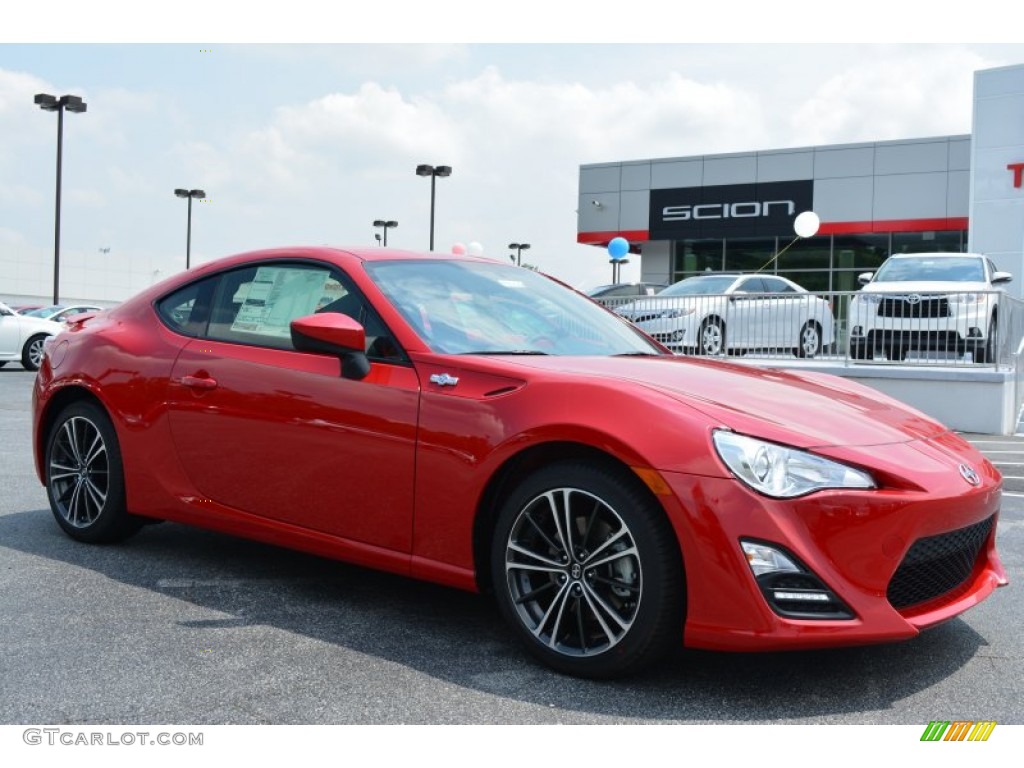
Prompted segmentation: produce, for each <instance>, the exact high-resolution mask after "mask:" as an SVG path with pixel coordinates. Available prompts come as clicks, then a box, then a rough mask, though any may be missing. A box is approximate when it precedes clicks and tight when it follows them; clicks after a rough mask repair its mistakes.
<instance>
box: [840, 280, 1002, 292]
mask: <svg viewBox="0 0 1024 768" xmlns="http://www.w3.org/2000/svg"><path fill="white" fill-rule="evenodd" d="M992 290H998V289H997V288H993V287H992V286H991V285H989V284H988V283H986V282H962V283H959V282H958V283H950V282H933V281H926V280H920V281H906V282H893V283H889V282H884V283H868V284H867V285H865V286H864V287H863V288H861V291H860V292H861V293H898V294H901V295H903V294H908V293H976V292H980V291H992Z"/></svg>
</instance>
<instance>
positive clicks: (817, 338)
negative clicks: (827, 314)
mask: <svg viewBox="0 0 1024 768" xmlns="http://www.w3.org/2000/svg"><path fill="white" fill-rule="evenodd" d="M793 351H794V352H795V353H796V356H797V357H816V356H818V355H820V354H821V326H820V325H818V323H817V321H815V320H808V321H807V322H806V323H804V327H803V328H801V329H800V336H799V337H797V340H796V349H795V350H793Z"/></svg>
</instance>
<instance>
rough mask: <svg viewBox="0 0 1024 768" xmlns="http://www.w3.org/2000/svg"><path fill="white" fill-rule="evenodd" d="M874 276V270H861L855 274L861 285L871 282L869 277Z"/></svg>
mask: <svg viewBox="0 0 1024 768" xmlns="http://www.w3.org/2000/svg"><path fill="white" fill-rule="evenodd" d="M874 276H875V273H874V272H861V273H860V274H859V275H857V282H858V283H860V284H861V285H867V284H868V283H870V282H871V278H872V277H874Z"/></svg>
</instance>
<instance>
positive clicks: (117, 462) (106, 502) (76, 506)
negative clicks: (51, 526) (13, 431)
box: [45, 402, 145, 544]
mask: <svg viewBox="0 0 1024 768" xmlns="http://www.w3.org/2000/svg"><path fill="white" fill-rule="evenodd" d="M45 462H46V493H47V496H48V497H49V499H50V509H51V510H52V511H53V516H54V518H56V520H57V524H58V525H60V527H61V528H62V529H63V530H64V532H65V533H66V534H67V535H68V536H70V537H71V538H73V539H77V540H79V541H86V542H90V543H94V544H99V543H104V542H111V541H120V540H121V539H125V538H127V537H128V536H131V535H132V534H134V533H135V532H136V531H138V530H139V528H141V527H142V525H143V524H144V523H145V521H144V520H143V519H142V518H139V517H136V516H134V515H130V514H128V510H127V508H126V503H125V491H124V471H123V469H122V464H121V450H120V448H119V446H118V442H117V434H116V433H115V432H114V425H113V424H112V423H111V421H110V418H109V417H108V416H107V414H106V413H105V412H104V411H103V409H101V408H100V407H99V406H98V405H95V404H94V403H90V402H78V403H73V404H72V405H69V406H68V407H67V408H65V409H64V410H63V411H61V413H60V415H59V416H58V417H57V419H56V420H55V421H54V423H53V426H52V427H51V428H50V435H49V438H48V439H47V441H46V455H45Z"/></svg>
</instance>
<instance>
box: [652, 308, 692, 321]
mask: <svg viewBox="0 0 1024 768" xmlns="http://www.w3.org/2000/svg"><path fill="white" fill-rule="evenodd" d="M693 313H694V308H693V307H673V308H672V309H666V310H664V311H663V312H662V313H661V315H660V317H663V318H666V319H673V318H676V317H685V316H686V315H692V314H693Z"/></svg>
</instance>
